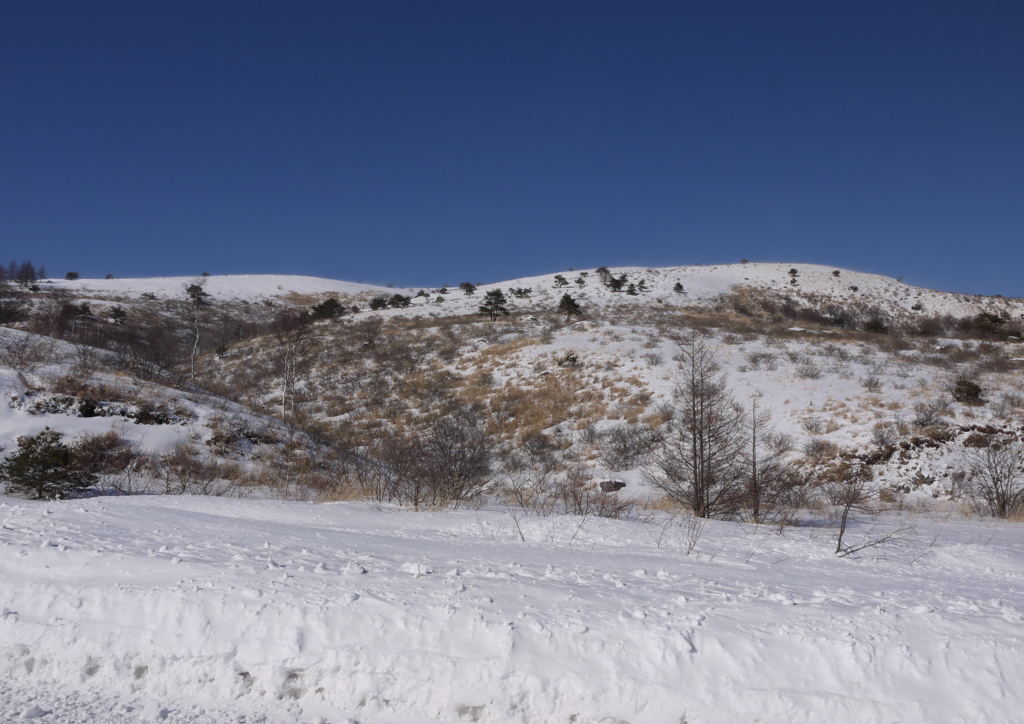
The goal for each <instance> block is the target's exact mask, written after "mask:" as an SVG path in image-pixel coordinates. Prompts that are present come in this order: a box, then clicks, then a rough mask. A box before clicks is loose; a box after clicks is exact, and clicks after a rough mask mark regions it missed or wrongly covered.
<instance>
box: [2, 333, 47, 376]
mask: <svg viewBox="0 0 1024 724" xmlns="http://www.w3.org/2000/svg"><path fill="white" fill-rule="evenodd" d="M55 355H56V343H55V342H54V340H53V338H51V337H45V336H42V335H38V334H31V333H28V332H16V331H14V330H9V329H0V364H3V365H5V366H7V367H13V368H14V369H15V370H17V371H18V372H20V373H22V374H31V373H32V372H35V371H36V370H37V369H39V368H40V367H42V366H44V365H48V364H50V363H51V362H53V361H54V358H55Z"/></svg>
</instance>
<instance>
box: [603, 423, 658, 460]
mask: <svg viewBox="0 0 1024 724" xmlns="http://www.w3.org/2000/svg"><path fill="white" fill-rule="evenodd" d="M660 441H661V435H660V434H659V433H658V432H657V431H656V430H652V429H651V428H650V427H648V426H647V425H645V424H642V423H638V424H624V425H617V426H615V427H613V428H612V429H610V430H608V431H607V432H605V433H604V434H602V435H601V464H602V465H604V466H605V467H606V468H608V469H609V470H614V471H619V470H631V469H633V468H636V467H639V466H640V465H644V464H646V463H647V462H648V461H649V458H650V455H651V452H652V451H653V450H654V448H655V446H656V445H657V444H658V443H659V442H660Z"/></svg>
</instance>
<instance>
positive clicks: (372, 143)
mask: <svg viewBox="0 0 1024 724" xmlns="http://www.w3.org/2000/svg"><path fill="white" fill-rule="evenodd" d="M1022 37H1024V4H1022V3H1020V2H1019V1H1016V0H1015V1H1013V2H1003V1H1001V0H986V1H985V2H981V3H978V2H974V3H967V2H964V3H944V2H934V1H933V2H921V3H916V2H899V1H897V0H891V1H890V2H857V3H853V2H820V0H817V1H815V2H806V3H793V2H770V3H769V2H763V1H759V2H746V3H744V2H727V1H723V2H720V3H719V2H715V3H709V2H700V3H697V2H693V3H688V2H671V3H669V2H664V3H662V2H636V3H633V2H602V1H601V0H587V1H585V2H553V1H548V2H537V3H533V2H525V1H523V0H520V1H517V2H479V1H474V2H461V3H457V2H424V1H423V0H417V1H415V2H390V1H388V0H379V1H375V2H365V3H354V2H340V1H338V2H316V1H315V0H307V1H304V2H299V3H286V2H276V3H269V2H259V1H247V2H234V3H227V2H216V1H214V0H206V1H204V2H186V1H184V0H176V1H175V2H169V1H168V2H136V1H135V0H132V1H131V2H95V3H82V2H66V3H62V2H50V1H48V0H33V2H15V1H14V0H0V257H2V258H3V259H5V260H9V259H12V258H13V259H23V258H28V259H31V260H33V261H36V262H37V263H43V264H45V265H46V266H47V269H48V271H49V273H50V275H51V276H57V275H63V273H64V272H65V271H67V270H71V269H74V270H77V271H79V272H80V273H81V274H82V275H83V276H97V275H102V274H105V273H107V272H110V273H113V274H115V275H116V276H121V277H126V276H153V275H167V274H175V275H177V274H196V273H199V272H201V271H209V272H211V273H215V274H216V273H299V274H311V275H317V276H327V277H333V278H340V279H349V280H353V281H356V280H362V281H366V282H378V283H388V282H391V283H394V284H398V285H412V286H420V285H422V286H426V285H440V284H442V283H449V284H453V283H456V284H457V283H458V282H460V281H462V280H466V279H470V280H473V281H483V282H488V281H497V280H501V279H508V278H514V277H518V276H524V275H531V274H539V273H545V272H550V271H555V270H559V269H567V268H569V267H575V268H585V267H594V266H600V265H609V266H615V265H633V264H636V265H650V266H661V265H674V264H712V263H724V262H735V261H739V260H740V259H741V258H748V259H751V260H763V261H787V262H789V261H791V262H819V263H824V264H830V265H835V266H843V267H848V268H853V269H858V270H863V271H873V272H879V273H884V274H890V275H892V276H900V277H902V278H903V279H904V280H905V281H907V282H910V283H915V284H920V285H923V286H929V287H935V288H942V289H949V290H953V291H962V292H978V293H990V294H1004V295H1014V296H1024V274H1022V266H1024V264H1022V262H1024V42H1022V40H1021V38H1022Z"/></svg>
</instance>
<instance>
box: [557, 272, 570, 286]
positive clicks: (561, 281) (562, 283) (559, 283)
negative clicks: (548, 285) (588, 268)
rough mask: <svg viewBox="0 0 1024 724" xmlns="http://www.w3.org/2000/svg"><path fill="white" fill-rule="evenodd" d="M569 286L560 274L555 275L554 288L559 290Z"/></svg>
mask: <svg viewBox="0 0 1024 724" xmlns="http://www.w3.org/2000/svg"><path fill="white" fill-rule="evenodd" d="M567 286H569V282H568V281H567V280H566V278H565V277H563V276H562V275H561V274H555V287H557V288H559V289H561V288H562V287H567Z"/></svg>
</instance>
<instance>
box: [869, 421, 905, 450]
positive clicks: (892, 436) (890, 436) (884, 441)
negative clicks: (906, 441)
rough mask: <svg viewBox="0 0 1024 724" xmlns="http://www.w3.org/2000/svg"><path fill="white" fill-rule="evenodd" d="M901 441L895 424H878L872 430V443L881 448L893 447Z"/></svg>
mask: <svg viewBox="0 0 1024 724" xmlns="http://www.w3.org/2000/svg"><path fill="white" fill-rule="evenodd" d="M898 439H899V434H898V430H897V427H896V425H895V423H892V422H876V423H875V425H874V427H872V428H871V442H873V443H874V444H875V445H877V446H878V447H880V448H886V447H892V446H893V445H895V444H896V442H897V440H898Z"/></svg>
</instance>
